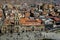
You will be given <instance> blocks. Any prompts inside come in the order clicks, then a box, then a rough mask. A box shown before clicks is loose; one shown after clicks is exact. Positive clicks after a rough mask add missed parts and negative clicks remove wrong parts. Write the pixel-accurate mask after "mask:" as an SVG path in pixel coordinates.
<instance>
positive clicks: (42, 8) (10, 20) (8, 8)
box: [0, 3, 60, 28]
mask: <svg viewBox="0 0 60 40" xmlns="http://www.w3.org/2000/svg"><path fill="white" fill-rule="evenodd" d="M59 7H60V6H59V5H55V4H52V3H37V4H36V3H35V4H28V3H22V4H20V5H12V4H9V3H6V4H4V5H2V6H1V8H0V9H1V10H2V12H3V13H2V12H0V18H2V17H3V19H4V25H11V24H13V25H20V24H21V25H25V26H31V25H34V26H40V25H44V26H46V25H50V24H55V23H56V22H59V23H60V9H59ZM15 21H16V23H15ZM46 27H47V26H46ZM52 27H53V26H48V28H52ZM54 27H55V26H54Z"/></svg>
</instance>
